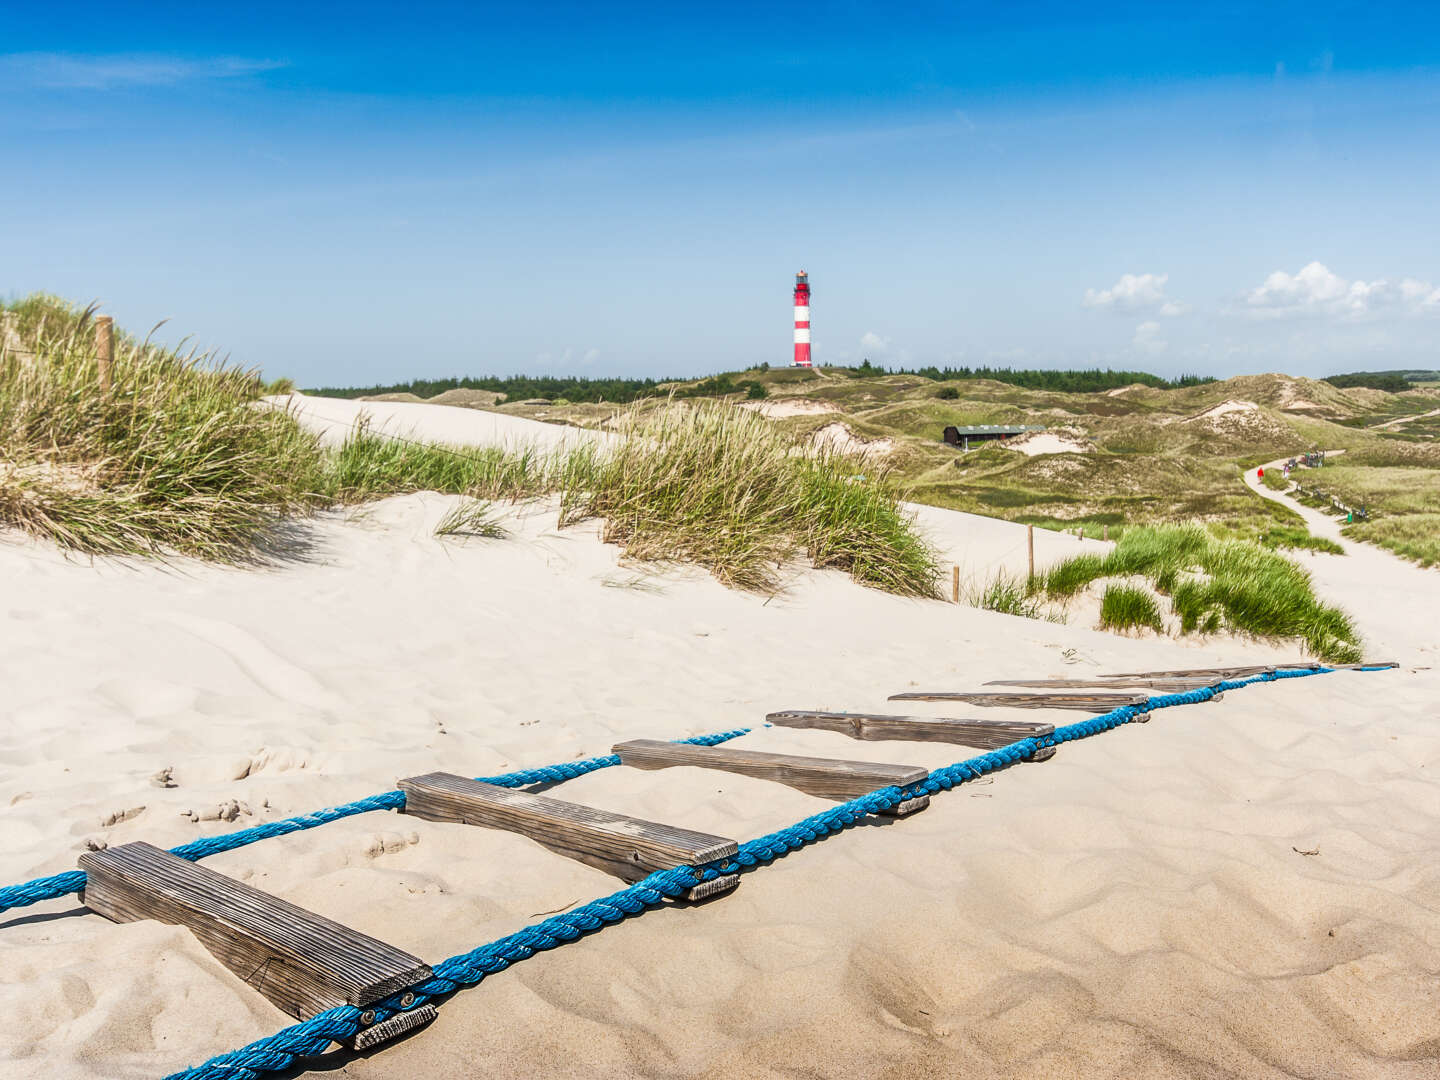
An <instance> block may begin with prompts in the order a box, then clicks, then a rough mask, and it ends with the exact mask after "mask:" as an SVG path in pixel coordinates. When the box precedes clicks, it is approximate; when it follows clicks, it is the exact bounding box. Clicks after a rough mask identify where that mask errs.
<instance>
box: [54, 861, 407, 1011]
mask: <svg viewBox="0 0 1440 1080" xmlns="http://www.w3.org/2000/svg"><path fill="white" fill-rule="evenodd" d="M80 869H82V870H84V871H85V874H86V882H85V890H84V892H83V893H82V899H83V900H84V903H85V906H86V907H88V908H90V909H91V910H92V911H95V912H97V913H99V914H101V915H104V916H105V917H106V918H107V919H111V920H113V921H115V922H135V921H137V920H140V919H155V920H156V921H157V922H163V923H169V924H171V925H177V926H184V927H187V928H188V929H189V930H190V931H191V932H192V933H193V934H194V935H195V937H196V938H198V939H199V941H200V944H202V945H204V946H205V948H206V949H208V950H209V951H210V953H211V954H212V955H213V956H214V957H215V959H217V960H219V961H220V962H221V963H222V964H224V965H225V966H226V967H227V968H229V969H230V970H231V971H233V972H234V973H235V974H236V975H238V976H239V977H240V978H241V979H243V980H244V981H245V982H247V983H249V984H250V985H251V986H253V987H254V988H255V989H256V990H259V991H260V993H262V994H264V995H265V996H266V997H267V998H269V999H270V1000H271V1001H273V1002H274V1003H275V1004H276V1005H277V1006H279V1008H280V1009H282V1010H284V1011H285V1012H287V1013H289V1014H290V1015H291V1016H295V1017H298V1018H300V1019H302V1020H303V1019H306V1018H308V1017H311V1016H313V1015H315V1014H316V1013H318V1012H324V1011H325V1010H326V1009H332V1008H334V1007H335V1006H337V1005H356V1006H365V1005H370V1004H373V1003H374V1002H376V1001H379V1000H380V999H382V998H385V997H388V996H390V995H391V994H393V993H395V992H396V991H397V990H403V989H404V988H405V987H407V986H411V985H413V984H414V983H417V982H420V981H421V980H423V979H428V978H429V977H430V968H429V967H428V966H426V965H425V964H424V963H423V962H421V961H420V960H419V959H417V958H416V957H413V956H411V955H410V954H409V953H407V952H403V951H401V950H400V949H397V948H395V947H394V946H393V945H387V944H386V943H385V942H383V941H377V940H376V939H375V938H372V937H369V936H368V935H366V934H362V933H360V932H358V931H356V930H352V929H350V928H349V927H348V926H342V925H341V924H340V923H337V922H333V921H332V920H330V919H326V918H324V917H322V916H320V915H316V914H315V913H314V912H311V911H306V910H305V909H304V908H302V907H297V906H296V905H294V904H291V903H287V902H286V901H284V900H281V899H280V898H279V897H275V896H271V895H270V894H269V893H265V892H261V891H260V890H259V889H256V888H252V887H251V886H249V885H246V884H245V883H244V882H240V881H236V880H235V879H234V878H229V877H226V876H225V875H224V874H217V873H216V872H215V871H214V870H208V869H206V868H205V867H203V866H197V865H196V864H195V863H192V862H187V861H186V860H184V859H181V858H177V857H176V856H174V855H171V854H170V853H169V852H168V851H161V850H160V849H159V848H157V847H152V846H151V845H150V844H146V843H133V844H122V845H120V846H118V847H113V848H106V849H105V850H104V851H90V852H86V853H85V854H84V855H82V856H80Z"/></svg>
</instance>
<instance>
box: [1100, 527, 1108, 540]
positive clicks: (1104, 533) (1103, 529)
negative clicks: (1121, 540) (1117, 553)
mask: <svg viewBox="0 0 1440 1080" xmlns="http://www.w3.org/2000/svg"><path fill="white" fill-rule="evenodd" d="M1100 539H1101V540H1104V541H1106V542H1107V543H1108V542H1109V541H1110V526H1109V525H1101V526H1100Z"/></svg>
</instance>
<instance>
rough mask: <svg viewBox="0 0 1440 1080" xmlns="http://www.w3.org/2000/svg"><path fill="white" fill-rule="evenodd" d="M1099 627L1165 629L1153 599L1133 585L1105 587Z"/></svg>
mask: <svg viewBox="0 0 1440 1080" xmlns="http://www.w3.org/2000/svg"><path fill="white" fill-rule="evenodd" d="M1100 627H1101V629H1104V630H1119V631H1126V630H1141V629H1150V630H1154V631H1156V632H1157V633H1158V632H1162V631H1164V629H1165V620H1164V619H1162V618H1161V617H1160V607H1159V605H1157V604H1156V603H1155V597H1153V596H1151V595H1150V593H1148V592H1146V591H1145V590H1144V589H1140V588H1136V587H1135V586H1134V585H1107V586H1106V587H1105V594H1104V596H1102V597H1101V599H1100Z"/></svg>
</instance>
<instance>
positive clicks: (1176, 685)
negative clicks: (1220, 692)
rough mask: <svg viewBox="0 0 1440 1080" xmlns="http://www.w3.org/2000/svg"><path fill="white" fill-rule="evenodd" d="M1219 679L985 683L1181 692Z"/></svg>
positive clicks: (1106, 678)
mask: <svg viewBox="0 0 1440 1080" xmlns="http://www.w3.org/2000/svg"><path fill="white" fill-rule="evenodd" d="M1220 681H1221V680H1220V679H1218V678H1215V677H1214V676H1210V677H1208V678H1203V677H1200V676H1195V677H1193V678H1181V677H1175V678H1164V677H1160V676H1155V675H1107V676H1104V677H1102V678H1098V679H991V680H990V681H989V682H987V683H986V684H985V685H986V686H1024V687H1028V688H1031V689H1035V690H1128V689H1130V688H1131V687H1144V688H1145V689H1147V690H1164V691H1167V692H1170V693H1181V692H1184V691H1186V690H1199V689H1201V688H1202V687H1206V686H1214V685H1215V684H1216V683H1218V682H1220Z"/></svg>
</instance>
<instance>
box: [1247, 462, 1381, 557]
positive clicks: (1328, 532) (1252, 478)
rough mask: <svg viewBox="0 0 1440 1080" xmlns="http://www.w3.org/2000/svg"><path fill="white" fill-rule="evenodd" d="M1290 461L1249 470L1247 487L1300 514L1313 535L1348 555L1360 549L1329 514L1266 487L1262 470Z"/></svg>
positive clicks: (1263, 497) (1277, 466) (1276, 467)
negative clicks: (1332, 544)
mask: <svg viewBox="0 0 1440 1080" xmlns="http://www.w3.org/2000/svg"><path fill="white" fill-rule="evenodd" d="M1344 452H1345V451H1343V450H1327V451H1326V453H1327V454H1330V455H1335V454H1343V453H1344ZM1289 460H1290V459H1289V458H1278V459H1276V460H1275V461H1272V462H1269V463H1268V464H1265V465H1261V466H1259V468H1256V469H1249V470H1247V471H1246V472H1245V473H1244V474H1243V475H1244V477H1245V486H1246V487H1248V488H1249V489H1250V490H1251V491H1253V492H1255V494H1256V495H1259V496H1260V497H1261V498H1262V499H1269V500H1270V501H1271V502H1273V503H1279V504H1280V505H1281V506H1284V507H1286V508H1288V509H1290V510H1294V511H1295V512H1296V513H1297V514H1299V515H1300V516H1301V517H1302V518H1304V519H1305V526H1306V528H1308V529H1309V530H1310V531H1311V532H1312V533H1314V534H1315V535H1316V536H1323V537H1324V538H1325V539H1327V540H1334V541H1335V543H1337V544H1339V545H1340V546H1341V547H1343V548H1344V549H1345V551H1346V553H1347V554H1349V553H1350V552H1351V551H1352V549H1353V548H1356V547H1359V546H1360V545H1358V544H1356V543H1355V542H1354V541H1351V540H1347V539H1346V538H1345V537H1344V536H1343V535H1341V532H1340V523H1339V522H1338V521H1336V520H1335V519H1334V518H1333V517H1331V516H1330V515H1329V514H1322V513H1321V512H1320V511H1319V510H1316V509H1315V508H1314V507H1310V506H1306V505H1305V504H1304V503H1302V502H1299V501H1298V500H1296V499H1292V498H1291V497H1290V496H1289V495H1287V494H1285V493H1284V492H1280V491H1275V490H1274V489H1272V488H1268V487H1266V486H1265V482H1264V481H1263V480H1261V479H1260V470H1261V469H1278V468H1280V467H1281V466H1283V465H1284V464H1285V462H1287V461H1289ZM1387 554H1388V552H1387Z"/></svg>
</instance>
